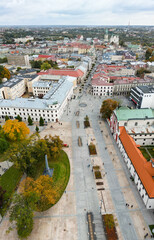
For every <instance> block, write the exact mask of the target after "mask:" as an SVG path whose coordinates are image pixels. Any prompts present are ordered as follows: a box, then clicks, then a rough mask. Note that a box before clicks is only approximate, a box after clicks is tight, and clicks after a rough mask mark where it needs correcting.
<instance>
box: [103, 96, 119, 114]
mask: <svg viewBox="0 0 154 240" xmlns="http://www.w3.org/2000/svg"><path fill="white" fill-rule="evenodd" d="M116 107H118V102H117V101H114V100H112V99H107V100H104V101H103V103H102V106H101V109H100V113H101V114H102V118H110V116H111V114H112V112H113V110H114V109H115V108H116Z"/></svg>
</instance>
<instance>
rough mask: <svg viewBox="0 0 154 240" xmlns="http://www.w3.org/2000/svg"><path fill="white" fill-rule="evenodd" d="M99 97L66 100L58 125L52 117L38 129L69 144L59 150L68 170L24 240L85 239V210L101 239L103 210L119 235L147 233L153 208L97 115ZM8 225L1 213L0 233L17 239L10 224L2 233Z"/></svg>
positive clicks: (135, 239) (136, 239) (128, 238)
mask: <svg viewBox="0 0 154 240" xmlns="http://www.w3.org/2000/svg"><path fill="white" fill-rule="evenodd" d="M103 100H104V99H103V98H102V99H100V98H99V97H93V96H91V95H89V94H87V93H85V94H84V95H83V96H81V97H80V98H77V99H75V100H71V101H70V103H69V105H68V109H66V110H65V112H64V114H63V116H62V119H61V123H62V125H61V124H59V123H54V124H53V123H52V124H49V125H48V126H47V127H45V128H44V129H43V131H41V133H40V135H41V137H44V136H45V135H48V134H51V135H59V136H60V138H61V139H62V140H63V141H64V143H66V144H68V145H69V148H65V149H64V150H65V151H66V152H67V154H68V157H69V159H70V164H71V176H70V180H69V183H68V186H67V188H66V193H64V194H63V196H62V198H61V199H60V201H59V202H58V203H57V204H56V205H55V206H54V207H53V208H51V209H49V210H48V211H45V212H43V213H35V217H34V229H33V231H32V234H31V236H30V237H29V238H28V239H29V240H32V239H34V240H42V239H43V240H65V239H67V240H88V239H89V236H88V226H87V220H86V213H87V211H91V212H92V213H93V215H94V224H95V232H96V236H97V239H98V240H105V239H106V238H105V234H104V230H103V225H102V219H101V214H105V213H112V214H113V215H114V219H115V222H116V230H117V234H118V238H119V239H121V240H122V239H123V240H143V239H144V235H145V234H146V233H148V234H149V236H150V232H149V229H148V225H150V224H153V222H154V215H153V211H152V210H147V209H146V208H145V206H144V204H143V202H142V199H141V198H140V196H139V194H138V192H137V190H136V186H135V184H134V182H132V180H131V179H130V174H129V172H128V170H127V167H126V166H125V163H124V161H123V159H122V156H121V154H120V152H119V149H118V147H117V145H116V143H115V141H114V140H113V138H112V135H111V133H110V131H109V127H108V125H107V123H106V122H105V121H102V120H101V119H100V117H99V109H100V106H101V103H102V101H103ZM82 103H84V104H82ZM85 104H87V106H86V105H85ZM77 111H78V112H79V114H77V115H76V114H75V113H76V112H77ZM86 115H88V117H89V120H90V124H91V127H90V128H88V129H85V128H84V125H83V121H84V118H85V116H86ZM77 123H78V124H77ZM51 125H52V128H51ZM78 137H80V138H81V139H82V146H78ZM90 142H93V143H94V144H95V145H96V150H97V155H96V156H93V157H91V156H90V155H89V150H88V146H87V145H88V144H89V143H90ZM93 165H99V166H100V169H101V174H102V179H100V180H96V179H95V178H94V174H93V172H92V166H93ZM98 182H103V190H99V188H100V187H99V185H97V183H98ZM126 203H128V204H129V207H126ZM131 206H132V207H131ZM8 226H9V221H8V216H6V217H5V218H4V219H3V221H2V223H1V226H0V228H1V236H0V239H2V240H3V239H6V240H14V239H18V238H17V234H16V231H15V230H14V231H12V232H11V233H10V234H9V235H6V233H5V231H6V229H7V228H8ZM146 239H151V238H148V237H147V238H146Z"/></svg>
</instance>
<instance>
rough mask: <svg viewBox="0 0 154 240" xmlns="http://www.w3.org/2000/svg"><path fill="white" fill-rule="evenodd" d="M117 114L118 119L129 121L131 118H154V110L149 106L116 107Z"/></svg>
mask: <svg viewBox="0 0 154 240" xmlns="http://www.w3.org/2000/svg"><path fill="white" fill-rule="evenodd" d="M114 112H115V114H116V116H117V119H118V121H127V120H129V119H146V118H147V119H148V118H154V110H152V109H149V108H146V109H144V108H142V109H130V108H128V107H120V108H119V109H116V110H115V111H114Z"/></svg>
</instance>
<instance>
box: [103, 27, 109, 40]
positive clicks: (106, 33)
mask: <svg viewBox="0 0 154 240" xmlns="http://www.w3.org/2000/svg"><path fill="white" fill-rule="evenodd" d="M108 41H109V36H108V29H106V30H105V35H104V42H108Z"/></svg>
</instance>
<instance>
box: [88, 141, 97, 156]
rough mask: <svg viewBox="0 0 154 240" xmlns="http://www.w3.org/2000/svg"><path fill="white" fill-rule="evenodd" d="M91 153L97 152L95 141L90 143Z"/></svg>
mask: <svg viewBox="0 0 154 240" xmlns="http://www.w3.org/2000/svg"><path fill="white" fill-rule="evenodd" d="M89 153H90V155H95V154H97V152H96V147H95V145H94V144H93V143H90V145H89Z"/></svg>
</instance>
